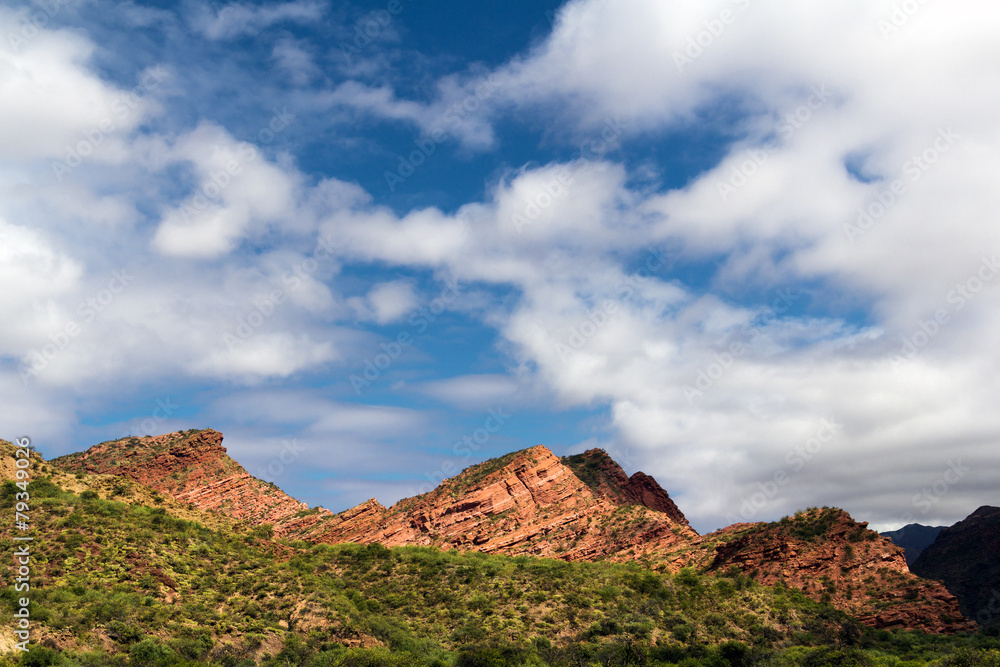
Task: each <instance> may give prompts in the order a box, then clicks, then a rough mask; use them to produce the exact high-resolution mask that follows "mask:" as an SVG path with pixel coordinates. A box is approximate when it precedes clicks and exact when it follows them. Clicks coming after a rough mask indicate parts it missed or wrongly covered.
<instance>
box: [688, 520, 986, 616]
mask: <svg viewBox="0 0 1000 667" xmlns="http://www.w3.org/2000/svg"><path fill="white" fill-rule="evenodd" d="M706 537H712V536H706ZM732 567H735V568H737V569H739V570H740V571H743V572H746V573H752V574H751V576H753V577H755V578H756V579H757V580H758V581H760V582H761V583H763V584H767V585H774V584H778V583H779V582H780V584H782V585H787V586H791V587H795V588H799V589H801V590H802V591H803V592H804V593H805V594H806V595H808V596H810V597H812V598H813V599H816V600H819V601H825V602H830V603H831V604H833V605H834V606H836V607H838V608H840V609H843V610H844V611H847V612H849V613H852V614H854V615H856V616H858V617H859V618H860V619H861V620H862V621H863V622H865V623H866V624H868V625H871V626H873V627H877V628H886V627H901V628H910V629H922V630H925V631H927V632H957V631H966V630H970V629H973V628H974V624H970V623H969V622H968V621H965V620H964V619H962V618H961V615H960V614H959V613H958V604H957V600H956V599H955V597H954V596H953V595H951V594H950V593H949V592H948V591H947V590H946V589H945V588H944V586H941V585H940V584H938V583H937V582H934V581H928V580H925V579H921V578H920V577H917V576H915V575H913V574H911V573H910V571H909V569H908V568H907V565H906V557H905V555H904V553H903V549H902V548H900V547H898V546H896V545H895V544H893V543H892V542H891V540H889V538H887V537H883V536H881V535H879V534H878V533H876V532H874V531H872V530H869V529H868V523H867V522H861V523H858V522H856V521H854V519H852V518H851V516H850V515H849V514H848V513H847V512H845V511H843V510H841V509H837V508H828V507H825V508H822V509H817V508H813V509H810V510H806V511H803V512H798V513H796V514H795V515H794V516H790V517H785V518H784V519H782V520H781V521H776V522H773V523H761V524H754V525H751V526H750V527H749V528H746V529H744V530H741V531H739V533H737V534H736V536H735V538H734V539H728V540H723V541H722V542H721V543H720V544H718V545H717V546H716V547H715V557H714V560H713V561H712V563H711V565H710V567H709V569H711V570H717V571H719V570H721V571H725V570H727V569H729V568H732Z"/></svg>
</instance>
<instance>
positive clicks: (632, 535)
mask: <svg viewBox="0 0 1000 667" xmlns="http://www.w3.org/2000/svg"><path fill="white" fill-rule="evenodd" d="M52 462H53V463H54V464H56V465H59V466H61V467H63V468H64V469H67V470H70V471H81V472H94V473H110V474H116V475H122V476H125V477H128V478H131V479H133V480H135V481H137V482H139V483H141V484H144V485H147V486H150V487H152V488H154V489H156V490H158V491H160V492H162V493H165V494H169V495H170V496H172V497H174V498H175V499H177V500H180V501H182V502H187V503H191V504H192V505H194V506H195V507H197V508H199V509H202V510H208V511H214V512H222V513H225V514H226V515H228V516H231V517H234V518H236V519H241V520H245V521H248V522H249V523H251V524H258V525H260V524H270V525H272V526H273V527H274V532H275V534H276V535H278V536H281V537H287V538H291V539H302V540H307V541H311V542H325V543H337V542H359V543H376V542H377V543H380V544H383V545H385V546H399V545H423V546H436V547H439V548H442V549H462V550H476V551H483V552H490V553H504V554H510V555H519V554H526V555H535V556H547V557H555V558H562V559H565V560H599V559H610V560H616V561H632V560H638V561H641V562H643V563H645V564H646V565H648V566H650V567H653V568H654V569H658V570H661V571H671V572H676V571H678V570H680V569H681V568H683V567H697V568H700V569H704V570H707V571H713V570H714V571H726V570H729V569H731V568H736V569H738V570H741V571H743V572H746V573H747V574H749V575H751V576H753V577H755V578H757V579H758V580H759V581H760V582H761V583H764V584H768V585H771V584H779V582H780V585H787V586H790V587H795V588H799V589H801V590H802V591H803V592H804V593H805V594H806V595H809V596H810V597H813V598H814V599H817V600H825V601H828V602H830V603H831V604H833V605H835V606H837V607H838V608H840V609H843V610H844V611H847V612H849V613H851V614H853V615H855V616H857V617H858V618H859V619H860V620H861V621H862V622H864V623H866V624H868V625H871V626H874V627H880V628H881V627H906V628H921V629H924V630H927V631H930V632H952V631H957V630H964V629H968V628H970V627H972V626H971V624H969V623H968V622H966V621H964V619H963V618H962V616H961V613H960V612H959V609H958V603H957V601H956V599H955V598H954V597H953V596H951V595H950V594H949V593H948V592H947V590H945V588H944V586H942V585H941V584H939V583H937V582H930V581H927V580H924V579H920V578H919V577H916V576H914V575H912V574H910V572H909V570H908V569H907V566H906V562H905V558H904V556H903V550H902V549H901V548H899V547H897V546H895V545H893V544H892V543H891V542H890V541H889V540H888V539H887V538H884V537H881V536H880V535H878V534H877V533H875V532H873V531H870V530H868V529H867V527H866V524H864V523H860V524H859V523H855V522H854V521H853V519H851V517H850V516H849V515H847V513H846V512H843V511H842V510H836V509H829V508H824V509H823V510H809V511H807V512H802V513H799V514H797V515H796V516H795V517H786V518H785V519H783V520H782V521H780V522H774V523H771V524H765V523H755V524H736V525H733V526H729V527H727V528H723V529H721V530H719V531H716V532H714V533H711V534H709V535H704V536H699V535H698V534H697V533H696V532H695V531H694V530H693V529H692V528H691V527H690V526H689V525H688V522H687V520H686V519H685V518H684V515H683V513H682V512H681V511H680V509H678V508H677V506H676V504H674V502H673V501H672V500H671V499H670V497H669V495H668V494H667V492H666V491H664V490H663V489H662V488H661V487H660V485H659V484H657V483H656V480H654V479H653V478H652V477H650V476H648V475H645V474H644V473H641V472H637V473H635V474H633V475H632V476H631V477H628V476H627V475H626V474H625V472H624V471H623V470H622V469H621V468H620V467H619V466H618V464H617V463H615V462H614V461H613V460H612V459H611V458H610V457H609V456H608V455H607V454H606V453H605V452H603V451H601V450H597V449H592V450H589V451H587V452H584V453H583V454H579V455H576V456H569V457H565V458H562V459H560V458H559V457H557V456H555V455H554V454H553V453H552V452H551V451H549V450H548V449H547V448H545V447H542V446H538V447H532V448H530V449H526V450H523V451H519V452H513V453H511V454H507V455H506V456H502V457H500V458H497V459H493V460H490V461H486V462H484V463H481V464H479V465H475V466H472V467H470V468H467V469H466V470H464V471H462V473H460V474H459V475H456V476H455V477H452V478H450V479H447V480H445V481H444V482H442V483H441V485H440V486H438V487H437V488H436V489H434V490H433V491H431V492H429V493H426V494H423V495H420V496H415V497H413V498H406V499H403V500H401V501H399V502H398V503H396V504H395V505H392V506H391V507H388V508H387V507H383V506H382V505H381V504H380V503H379V502H378V501H377V500H375V499H371V500H368V501H367V502H364V503H362V504H361V505H358V506H357V507H353V508H351V509H349V510H346V511H344V512H341V513H339V514H334V513H332V512H330V511H329V510H326V509H323V508H313V509H309V508H307V507H306V505H305V504H303V503H300V502H299V501H297V500H295V499H293V498H291V497H290V496H288V495H286V494H285V493H284V492H282V491H281V490H280V489H278V488H277V487H276V486H274V485H273V484H269V483H267V482H264V481H262V480H259V479H257V478H255V477H253V476H251V475H250V474H249V473H247V471H246V470H244V469H243V467H242V466H240V465H239V464H238V463H236V462H235V461H234V460H233V459H231V458H230V457H229V456H228V454H227V453H226V450H225V448H224V447H222V434H221V433H218V432H217V431H212V430H205V431H187V432H179V433H171V434H167V435H162V436H157V437H145V438H126V439H122V440H117V441H113V442H106V443H101V444H100V445H96V446H94V447H92V448H91V449H89V450H87V451H86V452H83V453H79V454H72V455H69V456H64V457H61V458H58V459H54V460H53V461H52Z"/></svg>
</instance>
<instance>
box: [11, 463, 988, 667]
mask: <svg viewBox="0 0 1000 667" xmlns="http://www.w3.org/2000/svg"><path fill="white" fill-rule="evenodd" d="M53 472H54V474H56V473H57V471H53ZM90 477H91V476H87V478H88V479H87V480H84V481H90V480H89V478H90ZM105 481H106V480H105V478H104V477H102V478H101V480H100V484H97V483H95V484H94V485H93V489H97V490H96V491H95V490H93V489H92V488H90V487H88V488H87V489H86V490H83V491H80V492H74V491H72V490H69V489H67V488H66V487H65V486H64V485H63V484H62V483H63V482H66V483H67V484H69V483H72V484H77V483H78V482H80V480H78V479H77V478H75V477H74V476H72V475H62V476H59V475H58V474H56V476H55V477H41V478H35V479H33V480H32V482H31V485H30V490H31V521H32V524H33V531H32V533H31V534H32V536H33V537H34V539H35V541H34V542H33V543H32V572H31V577H32V590H31V592H30V598H31V607H30V609H31V619H32V623H33V626H32V627H33V637H34V639H35V640H41V642H42V645H37V644H33V645H32V647H31V651H30V653H28V654H23V655H20V654H17V653H10V654H8V655H6V656H0V667H10V666H13V665H18V664H19V665H39V666H47V665H62V666H66V667H99V666H104V665H115V666H119V667H125V666H131V665H141V666H142V667H188V666H194V665H201V666H209V665H211V666H215V667H251V666H255V667H256V666H262V667H279V666H280V667H291V666H297V667H333V666H344V667H350V666H358V667H364V666H383V665H385V666H400V667H408V666H433V665H437V666H448V667H452V666H454V667H480V666H485V667H492V666H494V665H497V666H500V665H504V666H506V665H525V666H529V665H530V666H545V665H560V666H563V665H565V666H567V667H568V666H570V665H572V666H574V667H575V666H586V665H649V666H657V665H660V666H665V665H684V666H686V667H690V666H691V665H718V666H721V667H725V666H728V665H774V666H775V667H786V666H787V667H791V666H793V665H873V666H874V665H878V666H881V665H885V666H887V667H910V666H916V665H926V664H933V665H940V666H941V667H945V666H950V665H955V666H965V665H969V666H975V665H987V666H993V667H1000V637H997V636H995V634H993V635H988V634H979V635H970V636H960V637H946V636H937V635H924V634H922V633H913V632H904V631H893V632H889V631H884V630H883V631H875V630H871V629H869V628H866V627H863V626H861V625H859V624H858V623H857V622H856V621H855V620H853V619H851V618H850V617H848V616H846V615H845V614H843V613H842V612H840V611H837V610H835V609H833V608H832V607H830V606H828V605H824V604H820V603H817V602H814V601H812V600H810V599H808V598H807V597H806V596H805V595H803V594H802V592H801V591H798V590H795V589H791V588H788V587H786V586H775V587H773V588H771V587H766V586H762V585H760V584H758V583H757V582H755V581H754V580H752V579H751V578H749V577H747V576H745V575H743V574H741V573H740V572H739V571H738V570H736V569H731V570H729V571H727V572H725V573H721V574H717V575H714V576H709V575H706V574H705V573H704V572H701V571H696V570H694V569H685V570H681V571H680V572H678V573H676V574H665V573H657V572H653V571H650V570H648V569H645V568H644V567H642V566H641V565H639V564H636V563H632V564H612V563H606V562H598V563H590V562H578V563H568V562H564V561H560V560H552V559H544V558H532V557H527V556H519V557H506V556H494V555H486V554H482V553H475V552H474V553H458V552H455V551H441V550H438V549H433V548H422V547H402V548H393V549H387V548H385V547H382V546H380V545H355V544H344V545H311V544H307V543H304V542H287V541H281V540H278V539H275V538H274V534H273V530H272V529H271V528H270V526H258V527H255V528H254V527H247V526H240V525H235V526H234V525H227V524H224V523H216V524H212V522H211V515H205V517H206V519H205V521H193V520H190V518H182V517H181V516H179V515H177V513H176V512H175V510H176V509H177V506H176V505H175V504H172V501H171V500H170V499H169V498H167V499H164V498H161V499H160V500H161V501H162V502H161V503H160V504H157V503H156V502H155V501H154V500H153V499H152V494H147V495H141V494H139V493H133V489H132V487H128V488H127V489H126V492H125V493H124V494H122V495H118V496H114V495H113V493H114V492H113V488H112V487H111V486H110V485H105V483H104V482H105ZM57 482H58V483H57ZM18 491H19V489H18V488H17V487H16V486H15V485H14V483H13V482H9V481H8V482H5V483H4V484H3V485H2V486H0V507H2V511H3V512H5V513H6V514H7V515H8V516H12V515H13V508H14V505H15V499H16V495H15V494H16V493H17V492H18ZM810 521H813V520H810ZM12 529H13V526H12V525H10V524H8V525H5V526H3V528H2V530H0V532H3V533H4V536H3V539H2V540H0V552H2V553H0V558H2V562H3V563H4V569H3V570H0V571H3V572H4V573H5V575H6V576H7V579H8V581H9V580H10V574H11V573H12V570H11V564H12V563H13V562H15V561H14V559H13V557H12V556H13V550H14V546H13V545H14V544H15V543H14V542H13V541H12V539H11V538H12V537H13V534H12V533H13V530H12ZM20 595H22V594H16V593H15V592H14V591H13V589H11V588H9V587H8V588H4V589H3V591H2V593H0V613H4V614H7V617H8V618H11V616H10V615H11V614H13V612H14V611H15V609H16V608H17V606H16V605H17V597H18V596H20Z"/></svg>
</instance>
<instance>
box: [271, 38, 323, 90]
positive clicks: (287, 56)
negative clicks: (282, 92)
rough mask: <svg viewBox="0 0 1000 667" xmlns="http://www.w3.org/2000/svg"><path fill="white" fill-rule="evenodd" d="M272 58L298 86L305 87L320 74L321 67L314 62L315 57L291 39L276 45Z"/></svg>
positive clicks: (283, 40)
mask: <svg viewBox="0 0 1000 667" xmlns="http://www.w3.org/2000/svg"><path fill="white" fill-rule="evenodd" d="M271 57H272V58H274V60H275V61H276V62H277V64H278V67H280V68H281V69H283V70H285V71H286V72H287V73H288V75H289V76H291V77H292V81H293V82H294V83H295V84H296V85H298V86H304V85H306V84H307V83H309V81H310V80H312V79H313V78H314V77H315V76H317V75H319V74H320V69H319V67H317V66H316V63H315V62H313V57H312V55H310V53H309V52H308V51H307V50H305V49H304V48H303V47H302V46H301V45H300V44H298V43H296V42H295V41H294V40H291V39H282V40H280V41H278V43H277V44H275V45H274V51H273V52H272V53H271Z"/></svg>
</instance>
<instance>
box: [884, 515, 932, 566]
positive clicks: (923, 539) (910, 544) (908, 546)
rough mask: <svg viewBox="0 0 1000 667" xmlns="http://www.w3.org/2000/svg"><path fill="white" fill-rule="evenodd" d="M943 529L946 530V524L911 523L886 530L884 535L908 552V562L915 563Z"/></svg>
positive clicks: (909, 563)
mask: <svg viewBox="0 0 1000 667" xmlns="http://www.w3.org/2000/svg"><path fill="white" fill-rule="evenodd" d="M942 530H944V526H924V525H921V524H919V523H911V524H907V525H905V526H903V527H902V528H900V529H899V530H889V531H886V532H884V533H882V535H883V536H884V537H888V538H889V539H890V540H892V543H893V544H895V545H896V546H900V547H903V551H905V552H906V564H907V565H913V562H914V561H915V560H917V558H918V557H919V556H920V554H921V553H923V551H924V549H926V548H927V547H929V546H930V545H932V544H933V543H934V540H936V539H937V536H938V535H939V534H940V533H941V531H942Z"/></svg>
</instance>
